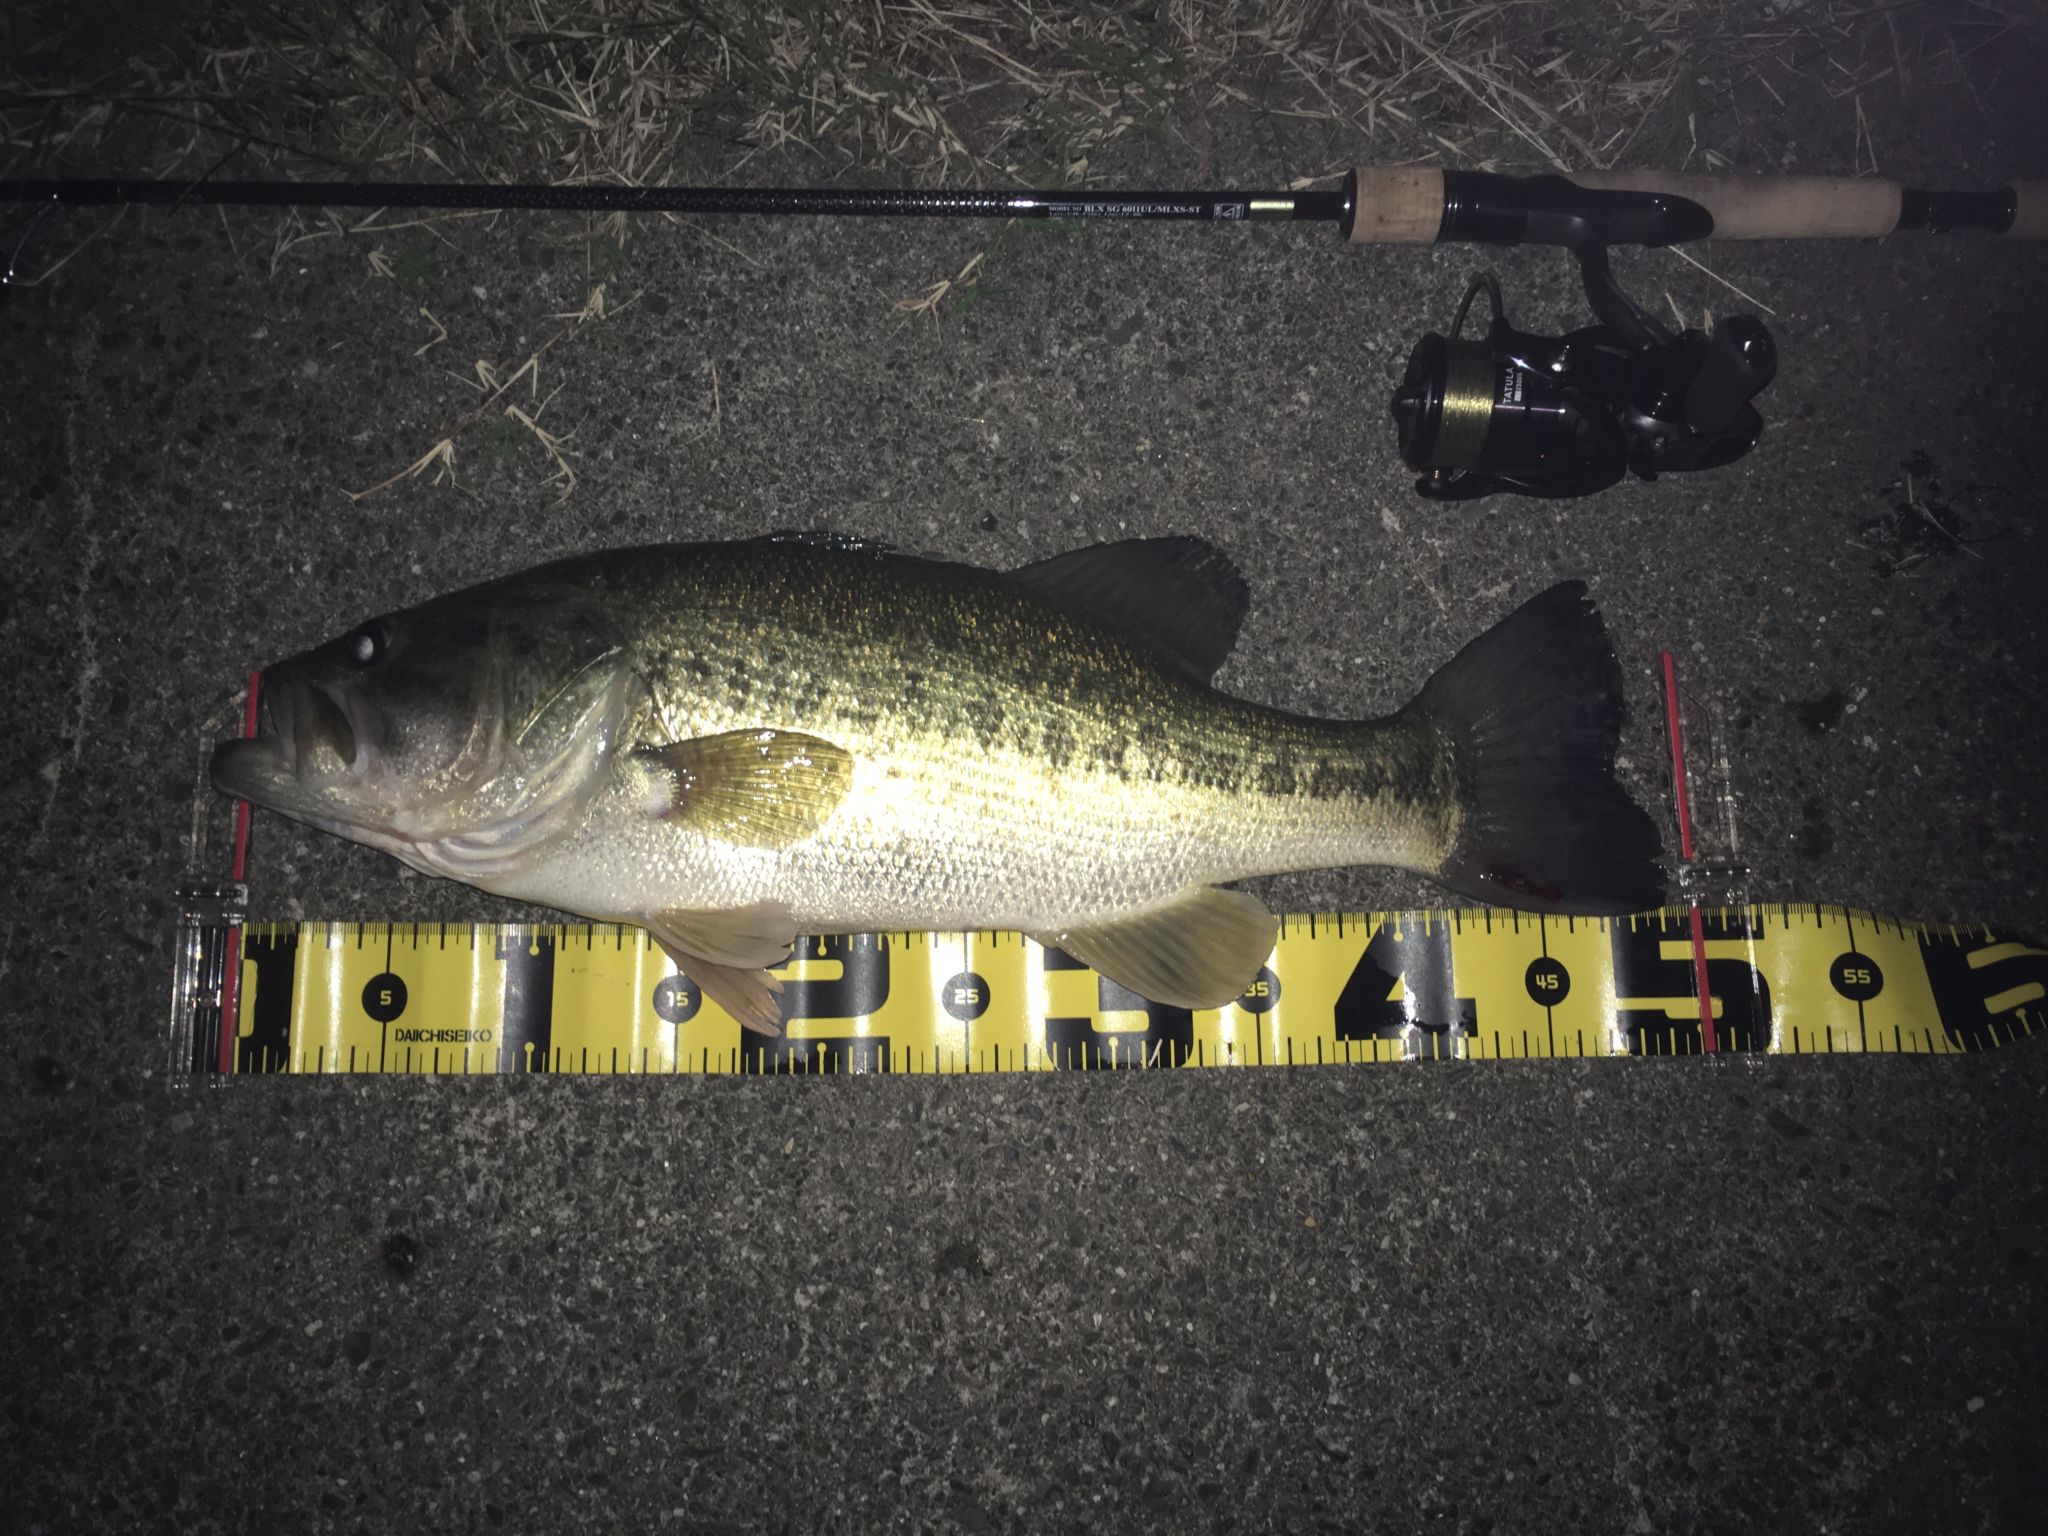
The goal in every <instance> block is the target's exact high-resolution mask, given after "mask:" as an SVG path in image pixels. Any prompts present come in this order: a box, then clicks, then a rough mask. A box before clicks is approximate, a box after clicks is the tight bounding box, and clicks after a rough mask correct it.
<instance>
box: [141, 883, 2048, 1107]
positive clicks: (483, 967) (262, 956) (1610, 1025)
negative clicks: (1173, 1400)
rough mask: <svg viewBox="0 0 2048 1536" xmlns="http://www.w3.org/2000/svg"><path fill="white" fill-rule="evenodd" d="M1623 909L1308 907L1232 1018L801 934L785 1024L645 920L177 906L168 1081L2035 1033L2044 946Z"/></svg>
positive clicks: (1025, 969) (1028, 953)
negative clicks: (1583, 912) (718, 981)
mask: <svg viewBox="0 0 2048 1536" xmlns="http://www.w3.org/2000/svg"><path fill="white" fill-rule="evenodd" d="M1689 924H1690V913H1689V912H1687V911H1685V910H1682V909H1674V910H1670V911H1665V912H1658V913H1651V914H1647V915H1644V916H1640V917H1633V918H1620V919H1613V920H1605V919H1586V918H1576V919H1574V918H1559V917H1541V918H1539V917H1534V916H1531V915H1530V914H1528V913H1516V912H1505V911H1486V910H1463V909H1460V910H1452V911H1430V912H1395V913H1369V914H1346V915H1327V916H1326V915H1317V916H1295V917H1288V918H1284V919H1283V920H1282V922H1281V929H1280V938H1279V942H1278V944H1277V945H1276V947H1275V949H1274V951H1273V955H1272V957H1271V959H1270V960H1269V962H1268V964H1267V966H1266V967H1265V968H1264V969H1263V970H1261V971H1260V973H1259V975H1258V978H1257V979H1256V980H1255V981H1254V982H1253V983H1252V984H1251V986H1250V987H1249V988H1248V989H1247V990H1246V992H1245V993H1244V995H1243V996H1242V997H1240V998H1238V999H1237V1001H1236V1002H1234V1003H1233V1004H1231V1005H1230V1006H1229V1007H1227V1008H1221V1009H1202V1010H1195V1011H1190V1010H1188V1009H1185V1008H1170V1007H1164V1006H1161V1005H1158V1004H1154V1003H1150V1002H1147V1001H1146V1000H1145V999H1143V998H1140V997H1138V996H1137V995H1136V994H1134V993H1132V992H1129V991H1127V990H1125V989H1124V988H1122V987H1120V986H1118V985H1117V984H1116V983H1114V982H1111V981H1108V980H1106V979H1104V978H1102V977H1100V976H1098V975H1097V974H1096V973H1095V972H1093V971H1091V970H1088V969H1086V968H1085V967H1083V966H1081V965H1080V964H1079V963H1078V962H1076V961H1073V960H1071V959H1069V958H1068V957H1067V956H1066V955H1064V954H1062V953H1061V952H1060V951H1058V950H1049V949H1046V948H1043V947H1042V946H1040V945H1038V944H1036V943H1033V942H1032V941H1030V940H1028V939H1024V938H1022V937H1020V936H1018V935H1016V934H1013V933H966V934H961V933H939V934H927V933H891V934H861V935H854V936H851V937H827V938H812V939H806V940H804V941H803V942H802V943H801V944H800V945H799V947H798V949H797V952H796V954H795V955H794V956H793V957H792V959H791V961H790V963H789V964H787V965H785V966H784V967H782V968H781V970H779V971H778V972H777V974H778V975H779V976H780V977H781V978H782V980H783V993H782V998H783V1011H784V1017H785V1021H786V1022H785V1024H784V1028H783V1033H782V1035H781V1036H780V1037H779V1038H768V1037H764V1036H761V1035H754V1034H748V1033H746V1032H744V1031H742V1030H741V1029H740V1027H739V1026H738V1025H737V1024H735V1023H734V1022H733V1021H732V1020H731V1019H730V1018H729V1017H727V1016H726V1014H725V1013H724V1012H723V1011H722V1010H721V1009H720V1008H719V1007H718V1006H717V1005H716V1004H714V1003H712V1002H710V1001H708V1000H707V999H705V998H704V997H703V996H702V994H701V993H700V992H699V991H698V989H697V988H696V987H695V986H694V985H692V984H691V983H690V982H689V981H688V980H687V979H686V978H684V977H681V976H678V975H677V974H676V973H675V968H674V967H673V966H672V965H671V964H670V963H669V961H668V958H667V957H666V956H665V955H664V954H663V953H662V952H661V951H660V950H659V949H657V948H655V947H654V945H653V943H652V942H651V941H650V940H649V939H648V937H647V935H646V934H645V933H643V932H642V931H641V930H639V929H637V928H620V927H618V926H615V925H611V924H602V923H563V924H540V925H535V924H491V923H483V924H433V923H427V924H392V923H294V924H261V923H258V924H249V925H247V926H245V927H235V926H231V925H228V924H224V923H211V924H209V923H191V924H188V925H187V927H186V928H185V929H184V930H183V935H184V950H183V955H182V957H181V963H180V968H179V982H178V990H177V993H176V995H175V996H174V999H173V1014H172V1063H171V1064H172V1069H173V1071H175V1072H179V1073H183V1074H189V1075H234V1074H266V1073H268V1074H276V1073H407V1074H422V1073H506V1072H526V1073H534V1072H549V1073H578V1074H619V1075H625V1074H676V1073H694V1074H704V1073H735V1072H746V1073H760V1072H805V1073H838V1072H855V1073H958V1072H1019V1071H1044V1070H1068V1069H1075V1068H1084V1069H1085V1068H1099V1067H1112V1068H1122V1067H1128V1068H1132V1069H1140V1070H1144V1069H1158V1068H1171V1067H1189V1066H1194V1067H1248V1066H1312V1065H1318V1064H1333V1063H1356V1062H1383V1061H1412V1060H1454V1059H1455V1060H1474V1061H1477V1060H1489V1061H1490V1060H1522V1059H1531V1058H1556V1057H1593V1056H1622V1057H1628V1056H1671V1055H1690V1054H1697V1053H1700V1052H1701V1051H1702V1050H1703V1048H1704V1046H1705V1044H1706V1041H1707V1040H1708V1039H1709V1038H1711V1039H1712V1041H1713V1048H1714V1049H1715V1050H1716V1051H1719V1052H1724V1053H1725V1052H1734V1053H1757V1052H1767V1053H1774V1054H1811V1053H1822V1052H1885V1053H1911V1054H1919V1055H1931V1056H1940V1055H1949V1054H1954V1053H1957V1052H1963V1051H1973V1050H1982V1049H1985V1048H1988V1047H1991V1046H1995V1045H2002V1044H2006V1043H2008V1042H2009V1041H2011V1040H2013V1039H2016V1038H2018V1037H2021V1036H2024V1035H2029V1034H2032V1033H2033V1032H2034V1031H2035V1029H2036V1028H2038V1027H2039V1026H2040V1024H2041V1023H2042V1021H2043V1015H2042V1006H2041V1005H2042V1001H2043V998H2044V997H2048V949H2043V948H2041V947H2039V946H2038V945H2035V944H2033V943H2030V942H2028V941H2026V940H2022V939H2019V938H2016V937H2014V936H2012V935H2010V934H2002V933H1998V932H1994V931H1993V930H1991V929H1988V928H1981V927H1973V928H1947V927H1926V926H1920V925H1914V924H1902V923H1899V922H1895V921H1892V920H1890V919H1885V918H1877V917H1873V916H1871V915H1870V914H1868V913H1863V912H1856V911H1851V910H1847V909H1844V908H1841V907H1825V906H1752V907H1743V908H1723V909H1720V910H1718V911H1710V912H1708V913H1707V914H1706V916H1705V924H1704V937H1705V943H1704V951H1703V953H1704V960H1705V967H1704V974H1705V977H1706V991H1707V994H1708V1008H1707V1010H1706V1012H1707V1013H1708V1014H1709V1016H1710V1018H1711V1023H1712V1028H1711V1035H1710V1033H1709V1031H1708V1030H1707V1029H1706V1028H1704V1027H1703V1022H1702V1012H1703V1010H1702V1007H1701V1001H1700V997H1699V991H1698V986H1697V977H1698V976H1699V974H1700V971H1699V969H1698V961H1699V958H1700V953H1701V952H1700V951H1698V950H1697V949H1696V947H1695V944H1694V942H1693V933H1692V930H1691V928H1690V926H1689Z"/></svg>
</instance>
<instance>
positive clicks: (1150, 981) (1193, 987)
mask: <svg viewBox="0 0 2048 1536" xmlns="http://www.w3.org/2000/svg"><path fill="white" fill-rule="evenodd" d="M1279 926H1280V925H1279V921H1278V920H1277V919H1276V918H1275V917H1274V916H1273V914H1272V913H1270V912H1268V911H1267V910H1266V908H1265V904H1264V903H1263V902H1261V901H1260V900H1259V899H1258V898H1257V897H1256V896H1250V895H1247V894H1246V893H1245V892H1243V891H1226V890H1223V889H1221V888H1220V887H1217V886H1213V885H1198V886H1193V887H1191V888H1190V889H1188V890H1186V891H1184V892H1182V893H1181V894H1180V895H1179V896H1177V897H1175V898H1174V899H1173V901H1172V902H1171V903H1170V904H1169V905H1167V906H1164V907H1160V908H1157V909H1155V910H1153V911H1150V912H1145V913H1142V914H1140V915H1138V916H1136V917H1125V918H1116V919H1113V920H1112V921H1110V922H1107V923H1090V924H1088V925H1087V926H1086V927H1082V928H1071V929H1067V930H1066V931H1064V932H1060V933H1034V934H1033V935H1032V937H1033V938H1034V939H1036V940H1038V942H1039V943H1041V944H1043V945H1045V946H1047V947H1048V948H1051V949H1063V950H1065V951H1066V952H1067V953H1068V954H1070V955H1072V956H1073V957H1074V958H1075V959H1076V960H1079V961H1080V962H1081V963H1082V964H1083V965H1086V966H1089V967H1091V968H1093V969H1094V970H1097V971H1100V972H1101V973H1102V974H1103V975H1104V976H1107V977H1108V978H1109V979H1110V980H1111V981H1116V982H1121V983H1123V985H1125V986H1127V987H1129V988H1130V989H1131V990H1132V991H1133V992H1136V993H1137V994H1138V995H1139V996H1140V997H1146V998H1150V999H1151V1000H1152V1001H1153V1002H1155V1003H1167V1004H1171V1005H1172V1006H1174V1007H1178V1008H1223V1007H1227V1006H1228V1005H1229V1004H1230V1003H1231V1002H1233V1001H1234V1000H1235V999H1237V998H1238V997H1240V996H1242V995H1243V993H1244V989H1245V988H1246V987H1248V986H1249V985H1251V982H1252V978H1253V977H1255V976H1257V975H1258V973H1259V967H1260V966H1262V965H1264V964H1265V963H1266V958H1267V956H1269V955H1271V954H1272V953H1273V940H1274V937H1275V935H1276V934H1277V932H1278V930H1279Z"/></svg>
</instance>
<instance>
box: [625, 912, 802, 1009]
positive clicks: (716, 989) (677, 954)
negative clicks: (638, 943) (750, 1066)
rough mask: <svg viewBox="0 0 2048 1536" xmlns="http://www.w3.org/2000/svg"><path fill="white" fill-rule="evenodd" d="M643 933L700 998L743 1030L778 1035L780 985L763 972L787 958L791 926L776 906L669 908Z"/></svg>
mask: <svg viewBox="0 0 2048 1536" xmlns="http://www.w3.org/2000/svg"><path fill="white" fill-rule="evenodd" d="M646 924H647V931H648V932H649V933H651V934H653V935H654V941H655V942H656V943H657V944H659V945H660V946H661V947H662V949H663V950H664V951H666V952H667V954H668V957H669V959H671V960H673V961H675V963H676V969H677V970H678V971H681V972H682V973H683V975H684V976H686V977H688V978H689V979H690V980H691V981H694V982H695V983H696V984H697V986H698V987H699V989H700V990H702V992H703V993H704V995H705V996H706V997H708V998H710V999H711V1001H712V1002H714V1003H716V1004H718V1006H719V1007H721V1008H723V1009H724V1010H725V1011H726V1012H727V1013H729V1014H731V1015H732V1016H733V1018H735V1019H737V1020H738V1021H739V1023H740V1024H741V1025H742V1026H744V1027H745V1028H747V1029H750V1030H752V1031H753V1032H754V1033H756V1034H760V1035H779V1034H781V1033H782V1008H781V1005H780V1003H778V1002H777V1000H776V999H777V994H778V993H780V992H781V991H782V982H781V981H780V979H778V978H777V977H775V976H771V975H770V974H769V973H768V967H770V966H773V965H780V964H782V963H783V962H784V961H785V960H787V959H788V958H789V952H790V950H791V948H792V947H793V946H794V945H795V943H796V939H795V934H794V927H795V925H794V923H793V921H792V919H791V918H790V915H789V910H788V909H787V908H786V907H784V906H782V904H781V903H779V902H772V901H764V902H756V903H754V904H753V905H751V906H745V907H732V908H727V909H725V910H716V911H714V910H685V909H682V908H673V909H670V910H668V911H663V912H654V913H650V914H649V915H648V916H647V918H646Z"/></svg>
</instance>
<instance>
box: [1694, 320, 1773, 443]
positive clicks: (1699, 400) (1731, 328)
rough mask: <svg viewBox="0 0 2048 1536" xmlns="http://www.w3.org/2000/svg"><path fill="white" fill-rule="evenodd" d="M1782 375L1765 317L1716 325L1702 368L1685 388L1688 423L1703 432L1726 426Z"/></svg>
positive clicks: (1713, 433) (1716, 431) (1722, 429)
mask: <svg viewBox="0 0 2048 1536" xmlns="http://www.w3.org/2000/svg"><path fill="white" fill-rule="evenodd" d="M1777 374H1778V348H1777V345H1776V344H1775V343H1774V342H1773V341H1772V340H1771V333H1770V332H1769V331H1767V330H1765V329H1764V323H1763V321H1761V320H1759V319H1757V318H1756V316H1754V315H1730V316H1729V317H1728V318H1727V319H1726V320H1723V321H1722V322H1721V323H1720V324H1719V325H1717V326H1715V327H1714V334H1713V335H1712V336H1711V337H1710V338H1708V341H1707V353H1706V356H1705V357H1703V358H1701V359H1700V371H1699V372H1698V373H1696V374H1694V375H1693V380H1692V383H1691V385H1689V386H1688V387H1687V389H1686V391H1685V408H1684V409H1685V424H1686V425H1687V426H1688V427H1690V428H1691V429H1692V430H1693V431H1694V432H1696V433H1698V434H1700V435H1701V436H1703V437H1712V436H1717V435H1719V434H1720V433H1723V432H1725V431H1727V430H1728V428H1729V427H1730V426H1731V425H1733V423H1734V421H1735V418H1736V416H1737V415H1739V414H1740V413H1741V411H1742V408H1743V407H1744V406H1745V405H1747V404H1749V402H1750V401H1751V400H1753V399H1755V398H1756V396H1757V394H1758V393H1759V392H1760V391H1761V390H1762V389H1763V388H1764V386H1765V385H1767V384H1769V383H1770V382H1771V380H1772V379H1774V378H1776V377H1777Z"/></svg>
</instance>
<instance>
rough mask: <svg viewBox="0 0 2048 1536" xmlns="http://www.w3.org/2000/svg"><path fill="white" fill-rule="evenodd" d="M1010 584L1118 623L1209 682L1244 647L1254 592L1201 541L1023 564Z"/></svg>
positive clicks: (1090, 551) (1155, 542) (1073, 553)
mask: <svg viewBox="0 0 2048 1536" xmlns="http://www.w3.org/2000/svg"><path fill="white" fill-rule="evenodd" d="M1010 579H1011V580H1012V581H1017V582H1021V583H1023V584H1024V585H1025V586H1027V587H1029V588H1030V589H1031V590H1032V591H1034V592H1036V593H1037V594H1038V595H1039V596H1040V597H1043V598H1045V599H1046V600H1048V601H1049V602H1052V603H1054V604H1056V605H1057V606H1059V607H1060V608H1062V609H1064V610H1066V611H1067V612H1068V613H1071V614H1075V615H1077V616H1079V617H1083V618H1086V619H1088V620H1090V621H1091V622H1094V623H1098V624H1099V623H1104V622H1107V623H1111V624H1115V625H1117V626H1119V627H1121V628H1123V629H1126V630H1128V631H1130V632H1131V633H1133V634H1135V635H1137V636H1138V637H1140V638H1141V639H1143V640H1145V641H1147V642H1149V643H1150V644H1151V645H1152V646H1153V647H1154V648H1155V649H1157V650H1159V651H1161V652H1163V653H1164V654H1165V655H1166V656H1168V657H1169V658H1171V659H1172V660H1173V661H1175V662H1177V663H1179V664H1180V666H1182V667H1183V668H1185V669H1186V670H1187V671H1188V672H1189V673H1190V674H1191V675H1192V676H1194V677H1195V678H1197V679H1198V680H1200V681H1202V682H1207V681H1208V680H1209V679H1210V678H1212V677H1214V676H1215V675H1216V669H1217V668H1218V667H1220V666H1222V665H1223V663H1224V661H1225V660H1226V659H1227V658H1228V657H1229V655H1230V648H1231V647H1232V646H1233V645H1235V644H1236V643H1237V631H1238V626H1239V625H1241V624H1242V623H1243V622H1244V613H1245V609H1246V608H1247V607H1249V606H1250V603H1251V589H1250V588H1249V587H1247V586H1246V585H1245V580H1244V578H1243V577H1242V576H1240V575H1239V574H1238V573H1237V567H1236V566H1234V565H1232V564H1231V563H1230V557H1229V556H1228V555H1226V554H1224V553H1223V551H1222V550H1220V549H1218V548H1216V546H1215V545H1213V544H1206V543H1204V542H1203V541H1202V540H1200V539H1196V538H1190V537H1188V536H1187V535H1185V534H1176V535H1174V536H1172V537H1170V538H1164V539H1124V540H1122V541H1120V542H1118V543H1115V544H1095V545H1091V546H1090V547H1088V548H1087V549H1075V550H1069V551H1068V552H1067V553H1066V554H1064V555H1054V556H1053V557H1052V558H1051V559H1050V560H1039V561H1036V562H1034V563H1033V564H1031V565H1025V566H1019V567H1018V568H1017V569H1016V570H1014V571H1012V572H1010Z"/></svg>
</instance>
